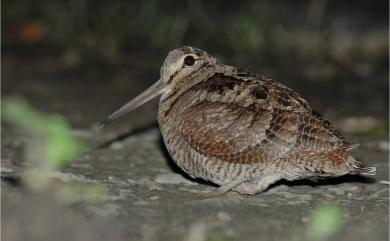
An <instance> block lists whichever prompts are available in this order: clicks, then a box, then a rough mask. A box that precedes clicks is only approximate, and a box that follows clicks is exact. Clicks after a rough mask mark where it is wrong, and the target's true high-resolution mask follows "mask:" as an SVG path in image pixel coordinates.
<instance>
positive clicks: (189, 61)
mask: <svg viewBox="0 0 390 241" xmlns="http://www.w3.org/2000/svg"><path fill="white" fill-rule="evenodd" d="M194 64H195V58H194V56H191V55H188V56H187V57H185V58H184V65H187V66H192V65H194Z"/></svg>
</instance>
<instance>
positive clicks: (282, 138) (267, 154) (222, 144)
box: [158, 47, 375, 194]
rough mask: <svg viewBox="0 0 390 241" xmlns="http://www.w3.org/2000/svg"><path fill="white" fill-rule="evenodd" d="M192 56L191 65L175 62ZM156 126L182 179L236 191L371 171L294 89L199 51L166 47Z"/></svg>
mask: <svg viewBox="0 0 390 241" xmlns="http://www.w3.org/2000/svg"><path fill="white" fill-rule="evenodd" d="M189 55H191V56H193V58H194V60H195V61H196V62H195V64H194V66H193V67H192V66H185V64H182V62H183V58H184V57H186V56H189ZM161 76H162V80H163V81H165V82H166V83H167V85H168V86H169V88H167V89H166V91H165V92H163V93H162V97H161V100H160V106H159V112H158V122H159V125H160V129H161V133H162V136H163V139H164V142H165V144H166V147H167V149H168V151H169V153H170V154H171V156H172V158H173V159H174V161H175V162H176V163H177V165H178V166H179V167H180V168H182V169H183V170H184V171H186V172H187V173H188V174H189V175H191V176H192V177H196V178H202V179H205V180H209V181H212V182H214V183H216V184H219V185H221V188H224V189H223V191H227V190H230V189H233V190H235V191H238V192H240V193H243V194H254V193H258V192H261V191H263V190H265V189H266V188H267V187H268V186H269V185H270V184H272V183H273V182H275V181H277V180H279V179H287V180H296V179H302V178H308V179H313V180H314V179H318V178H324V177H333V176H340V175H344V174H349V173H350V174H356V173H364V172H367V173H371V174H372V173H373V172H374V171H375V170H374V169H373V168H365V167H364V165H363V164H362V163H360V162H358V161H356V160H355V159H354V158H353V157H352V156H351V155H350V154H348V151H349V150H350V149H352V148H353V147H355V146H356V145H352V144H351V143H349V142H347V141H346V140H345V138H344V137H343V135H342V134H341V133H340V132H338V131H337V130H336V129H335V128H334V127H333V125H332V124H331V123H330V122H329V121H328V120H326V119H325V118H324V117H322V115H321V114H320V113H318V112H317V111H315V110H313V109H312V108H311V107H310V106H309V104H308V103H307V102H306V101H305V100H304V99H302V98H301V97H300V96H299V95H298V94H297V93H296V92H294V91H292V90H291V89H289V88H288V87H286V86H284V85H283V84H281V83H279V82H277V81H275V80H273V79H270V78H267V77H264V76H262V75H258V74H254V73H251V72H249V71H245V70H242V69H239V68H236V67H233V66H228V65H224V64H222V63H220V62H219V61H218V60H216V59H215V58H214V57H212V56H210V55H208V54H207V53H206V52H204V51H202V50H199V49H196V48H192V47H183V48H180V49H177V50H173V51H171V52H170V53H169V55H168V57H167V58H166V60H165V62H164V65H163V67H162V69H161Z"/></svg>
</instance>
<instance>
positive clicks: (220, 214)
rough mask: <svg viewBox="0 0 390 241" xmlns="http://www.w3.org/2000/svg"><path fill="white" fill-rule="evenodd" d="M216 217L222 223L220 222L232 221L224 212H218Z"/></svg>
mask: <svg viewBox="0 0 390 241" xmlns="http://www.w3.org/2000/svg"><path fill="white" fill-rule="evenodd" d="M217 217H218V219H219V221H222V222H229V221H231V220H232V218H231V217H230V215H229V214H228V213H226V212H222V211H221V212H218V214H217Z"/></svg>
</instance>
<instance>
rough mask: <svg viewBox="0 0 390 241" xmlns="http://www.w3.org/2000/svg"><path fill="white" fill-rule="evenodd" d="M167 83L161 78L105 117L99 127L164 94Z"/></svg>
mask: <svg viewBox="0 0 390 241" xmlns="http://www.w3.org/2000/svg"><path fill="white" fill-rule="evenodd" d="M166 87H167V85H166V83H164V82H163V81H162V80H161V79H159V80H158V81H157V82H156V83H155V84H154V85H152V86H150V87H149V88H148V89H147V90H145V91H144V92H142V93H141V94H140V95H138V96H137V97H135V98H134V99H132V100H131V101H129V102H128V103H127V104H125V105H124V106H122V107H121V108H119V109H118V110H116V111H115V112H114V113H112V114H111V115H109V116H108V117H107V119H105V120H104V121H103V122H101V123H100V125H99V127H100V128H101V127H104V126H107V125H108V124H110V123H111V122H113V121H114V120H116V119H118V118H119V117H121V116H123V115H124V114H126V113H129V112H130V111H132V110H134V109H136V108H138V107H140V106H141V105H143V104H145V103H146V102H148V101H149V100H151V99H153V98H155V97H157V96H159V95H160V94H162V93H163V92H164V91H165V89H166Z"/></svg>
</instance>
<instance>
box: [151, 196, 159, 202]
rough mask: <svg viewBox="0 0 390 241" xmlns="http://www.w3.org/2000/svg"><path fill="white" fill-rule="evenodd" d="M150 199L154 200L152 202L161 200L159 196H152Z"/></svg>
mask: <svg viewBox="0 0 390 241" xmlns="http://www.w3.org/2000/svg"><path fill="white" fill-rule="evenodd" d="M149 199H150V200H152V201H154V200H158V199H160V197H159V196H151V197H150V198H149Z"/></svg>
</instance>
